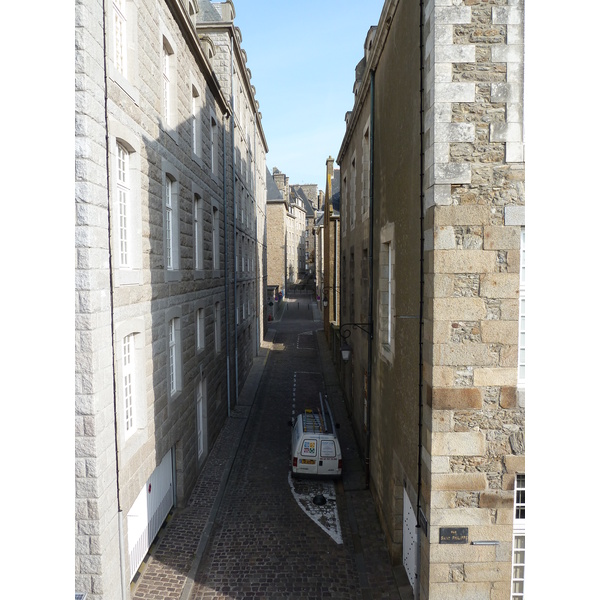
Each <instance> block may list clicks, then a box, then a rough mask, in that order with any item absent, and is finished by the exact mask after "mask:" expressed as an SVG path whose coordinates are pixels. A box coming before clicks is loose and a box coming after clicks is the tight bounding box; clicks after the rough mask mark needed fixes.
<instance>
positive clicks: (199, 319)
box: [196, 308, 205, 350]
mask: <svg viewBox="0 0 600 600" xmlns="http://www.w3.org/2000/svg"><path fill="white" fill-rule="evenodd" d="M204 315H205V313H204V309H203V308H199V309H198V310H197V311H196V349H197V350H204V346H205V336H204V327H205V316H204Z"/></svg>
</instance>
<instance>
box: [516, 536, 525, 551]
mask: <svg viewBox="0 0 600 600" xmlns="http://www.w3.org/2000/svg"><path fill="white" fill-rule="evenodd" d="M515 548H525V536H524V535H516V536H515Z"/></svg>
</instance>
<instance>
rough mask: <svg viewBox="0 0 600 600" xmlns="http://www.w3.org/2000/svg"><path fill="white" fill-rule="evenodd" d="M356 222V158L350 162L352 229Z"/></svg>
mask: <svg viewBox="0 0 600 600" xmlns="http://www.w3.org/2000/svg"><path fill="white" fill-rule="evenodd" d="M355 222H356V158H355V157H354V156H353V157H352V162H351V163H350V229H352V228H353V227H354V223H355Z"/></svg>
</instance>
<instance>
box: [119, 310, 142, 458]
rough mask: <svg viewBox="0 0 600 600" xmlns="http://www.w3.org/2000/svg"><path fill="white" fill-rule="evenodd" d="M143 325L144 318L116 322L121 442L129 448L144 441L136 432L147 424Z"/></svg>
mask: <svg viewBox="0 0 600 600" xmlns="http://www.w3.org/2000/svg"><path fill="white" fill-rule="evenodd" d="M144 329H145V325H144V319H143V318H136V319H131V320H127V321H124V322H120V323H117V324H116V325H115V361H116V362H115V366H116V369H117V373H116V384H117V403H118V415H119V419H118V425H119V437H120V440H121V442H123V443H125V442H127V445H128V450H131V449H132V448H134V447H135V446H136V445H137V444H140V443H143V439H142V438H140V437H139V436H136V434H137V432H138V431H140V430H142V429H144V427H145V426H146V411H145V410H144V408H145V405H144V399H145V392H146V387H145V386H146V384H145V381H146V378H145V373H144V365H145V361H144V348H145V346H144Z"/></svg>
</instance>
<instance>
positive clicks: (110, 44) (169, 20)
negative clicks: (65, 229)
mask: <svg viewBox="0 0 600 600" xmlns="http://www.w3.org/2000/svg"><path fill="white" fill-rule="evenodd" d="M103 7H104V4H103V3H98V2H94V1H90V0H78V1H77V2H76V146H75V152H76V156H75V159H76V197H75V205H76V237H75V243H76V256H77V265H76V289H75V292H76V295H75V301H76V402H75V443H76V462H75V484H76V503H75V509H76V514H75V526H76V531H75V542H76V562H75V590H76V591H77V592H83V593H86V594H87V597H88V599H89V600H92V599H94V600H96V599H101V598H102V599H111V600H112V599H117V598H119V599H121V598H128V597H129V583H130V581H131V579H132V578H133V576H134V574H135V571H136V570H137V566H138V565H139V562H140V561H141V559H143V557H144V555H145V553H146V551H147V549H148V547H149V545H150V543H151V542H152V538H153V537H154V535H155V533H156V532H157V530H158V528H159V527H160V525H161V523H162V521H163V520H164V518H165V517H166V515H167V514H168V512H169V510H170V509H171V508H172V507H173V506H175V507H178V506H183V505H185V502H186V500H187V498H188V496H189V494H190V493H191V491H192V489H193V486H194V483H195V480H196V477H197V474H198V472H199V469H200V468H201V466H202V464H203V461H204V459H205V458H206V456H207V454H208V451H209V449H210V447H211V445H212V444H213V443H214V441H215V439H216V437H217V435H218V433H219V430H220V429H221V427H222V425H223V423H224V422H225V419H226V418H227V416H228V413H229V411H230V409H231V408H232V407H233V406H235V403H236V399H237V389H239V387H240V386H241V384H242V383H243V381H244V378H245V377H246V374H247V372H248V369H249V366H250V364H251V362H252V358H253V356H254V355H255V353H256V348H257V346H258V344H260V340H261V339H262V335H263V333H262V332H263V320H264V319H263V316H262V315H263V312H264V309H263V306H265V291H266V280H265V275H264V273H265V271H264V268H263V266H262V264H263V260H264V254H265V250H264V249H265V241H264V235H265V215H266V209H265V204H266V189H265V180H264V177H263V176H261V175H258V170H259V169H260V168H262V167H263V166H264V164H265V153H266V151H267V146H266V141H265V139H264V134H263V133H262V129H261V127H260V114H259V113H258V105H257V103H256V101H255V100H254V96H253V94H254V91H253V89H252V87H251V86H250V85H249V79H250V76H249V73H248V72H247V69H246V67H245V63H244V61H240V62H238V63H237V69H238V73H239V79H240V81H242V82H243V86H241V85H240V86H239V87H238V88H237V89H235V90H234V91H233V92H232V91H231V89H230V87H231V86H229V87H228V86H227V79H226V73H227V72H230V70H229V69H227V68H226V65H225V62H226V60H228V57H226V58H225V59H223V58H220V57H219V53H220V51H219V42H220V40H219V39H217V36H216V34H215V36H214V39H213V38H211V37H210V36H207V37H204V38H203V39H200V36H199V35H198V31H197V27H198V25H199V23H201V22H202V19H205V18H210V19H214V20H215V21H219V20H220V22H221V27H222V28H223V29H225V30H226V31H227V32H229V36H230V37H229V41H228V43H227V47H228V48H229V49H230V48H232V47H234V48H235V50H234V52H235V53H236V57H237V58H243V57H244V55H243V53H242V51H241V49H239V38H236V36H235V30H234V28H233V24H232V19H233V16H234V13H233V6H232V4H231V3H224V4H223V5H222V6H221V5H212V4H211V3H210V2H208V3H207V2H197V1H196V0H192V1H190V2H181V1H179V0H166V1H161V2H158V3H156V2H146V1H143V0H142V1H140V2H129V1H126V0H115V1H114V2H110V3H106V14H104V10H103ZM228 11H229V12H228ZM104 23H105V25H104ZM230 54H231V52H230ZM228 64H229V65H230V64H231V60H228ZM105 65H106V68H105ZM236 94H237V95H239V96H240V98H241V97H242V96H243V97H244V98H245V100H246V101H247V103H248V106H247V110H246V112H245V114H244V116H243V117H242V116H240V115H238V113H237V111H236V98H235V96H236ZM237 104H238V105H239V104H240V100H239V98H238V99H237ZM242 104H243V103H242ZM238 119H244V120H245V123H247V124H248V130H249V131H252V134H251V136H250V139H251V144H252V147H251V148H250V149H248V144H247V138H246V144H244V145H242V142H241V140H239V139H235V140H234V137H233V135H232V131H233V128H232V125H233V122H234V120H238ZM240 154H243V155H244V156H245V157H246V160H247V162H246V164H245V166H244V167H243V168H242V167H239V165H238V166H236V163H235V156H236V155H238V156H239V155H240ZM236 174H241V175H243V181H242V184H243V185H242V188H241V189H239V191H238V192H237V193H238V197H240V196H241V197H242V198H243V201H245V202H246V204H245V205H243V206H244V210H246V211H250V213H251V215H250V216H248V215H245V219H242V218H241V217H239V216H238V215H239V212H238V215H236V214H235V207H236V206H237V207H238V209H239V204H238V205H236V203H235V200H234V198H235V193H236V188H235V186H236V185H239V184H238V183H237V181H236V178H235V175H236ZM242 204H243V202H242ZM236 216H237V217H238V218H237V219H236ZM236 237H237V238H238V240H239V239H242V240H243V244H240V245H239V246H236V245H235V240H236ZM236 249H237V250H238V253H237V256H236V252H235V250H236ZM252 257H254V258H252ZM236 258H237V260H238V264H240V265H241V260H242V259H243V260H244V261H245V262H244V269H243V270H242V271H241V273H242V275H241V276H240V277H239V279H238V280H237V281H236V277H235V265H236ZM240 286H241V287H240ZM244 286H246V287H245V288H244ZM240 290H241V292H242V293H241V294H240V293H239V291H240ZM234 291H236V292H238V293H237V294H236V293H235V292H234ZM242 306H245V309H244V310H245V312H244V313H243V316H244V317H245V320H244V319H242V320H241V321H238V322H236V320H235V315H236V311H238V310H240V308H241V307H242Z"/></svg>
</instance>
